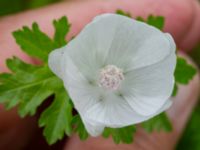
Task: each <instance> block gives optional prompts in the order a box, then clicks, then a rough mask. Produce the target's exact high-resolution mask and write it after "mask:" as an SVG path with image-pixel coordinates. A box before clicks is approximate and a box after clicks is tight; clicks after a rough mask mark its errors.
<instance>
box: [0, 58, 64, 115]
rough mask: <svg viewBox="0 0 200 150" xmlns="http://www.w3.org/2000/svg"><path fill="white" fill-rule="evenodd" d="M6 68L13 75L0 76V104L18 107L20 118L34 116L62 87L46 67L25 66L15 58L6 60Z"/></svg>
mask: <svg viewBox="0 0 200 150" xmlns="http://www.w3.org/2000/svg"><path fill="white" fill-rule="evenodd" d="M7 66H8V67H9V69H10V70H11V71H13V73H3V74H1V75H0V82H1V84H0V102H1V103H2V102H3V103H5V104H6V106H7V108H12V107H14V106H16V105H19V113H20V115H21V116H25V115H27V114H31V115H33V114H35V112H36V109H37V107H38V106H39V105H40V104H41V103H42V102H43V101H44V100H45V99H46V98H48V97H49V96H50V95H52V94H53V93H54V90H56V89H57V88H59V87H60V86H62V82H61V80H60V79H58V78H57V77H56V76H54V74H52V72H51V71H50V70H49V68H48V67H47V66H33V65H30V64H26V63H25V62H23V61H21V60H20V59H18V58H16V57H14V58H13V59H8V60H7Z"/></svg>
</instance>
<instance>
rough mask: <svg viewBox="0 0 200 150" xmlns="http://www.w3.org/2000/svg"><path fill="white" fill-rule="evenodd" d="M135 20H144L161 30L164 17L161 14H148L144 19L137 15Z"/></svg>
mask: <svg viewBox="0 0 200 150" xmlns="http://www.w3.org/2000/svg"><path fill="white" fill-rule="evenodd" d="M136 20H138V21H141V22H145V23H147V24H148V25H151V26H154V27H156V28H158V29H159V30H162V29H163V28H164V24H165V18H164V17H163V16H153V15H150V16H148V17H147V19H144V18H142V17H137V18H136Z"/></svg>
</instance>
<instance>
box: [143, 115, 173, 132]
mask: <svg viewBox="0 0 200 150" xmlns="http://www.w3.org/2000/svg"><path fill="white" fill-rule="evenodd" d="M142 127H143V128H144V129H145V130H146V131H147V132H152V131H172V125H171V122H170V120H169V118H168V117H167V115H166V113H164V112H163V113H161V114H159V115H157V116H155V117H154V118H152V119H150V120H147V121H145V122H143V123H142Z"/></svg>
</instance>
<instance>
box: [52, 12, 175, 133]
mask: <svg viewBox="0 0 200 150" xmlns="http://www.w3.org/2000/svg"><path fill="white" fill-rule="evenodd" d="M175 49H176V46H175V43H174V40H173V38H172V37H171V36H170V35H169V34H168V33H163V32H161V31H160V30H158V29H156V28H154V27H152V26H149V25H147V24H145V23H142V22H139V21H136V20H134V19H130V18H128V17H125V16H121V15H115V14H103V15H100V16H97V17H96V18H95V19H94V20H93V21H92V22H91V23H89V24H88V25H86V27H85V28H84V29H83V30H82V31H81V33H80V34H79V35H77V37H76V38H74V39H73V40H72V41H70V42H69V43H68V44H67V45H66V46H65V47H63V48H60V49H57V50H55V51H53V52H51V54H50V55H49V66H50V68H51V69H52V71H53V72H54V73H55V74H56V75H57V76H59V77H60V78H61V79H62V80H63V82H64V86H65V88H66V89H67V91H68V93H69V95H70V97H71V99H72V101H73V103H74V105H75V108H76V109H77V111H78V112H79V114H80V116H81V118H82V120H83V123H84V125H85V127H86V129H87V131H88V132H89V133H90V134H91V135H92V136H97V135H99V134H101V133H102V131H103V129H104V127H113V128H117V127H124V126H127V125H131V124H136V123H139V122H142V121H145V120H147V119H150V118H152V117H154V116H155V115H157V114H159V113H161V112H162V111H164V110H166V109H167V108H168V107H169V106H170V105H171V101H170V100H169V98H170V96H171V94H172V91H173V86H174V70H175V66H176V54H175Z"/></svg>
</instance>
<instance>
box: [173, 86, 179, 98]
mask: <svg viewBox="0 0 200 150" xmlns="http://www.w3.org/2000/svg"><path fill="white" fill-rule="evenodd" d="M177 92H178V85H177V83H175V84H174V89H173V92H172V96H176V94H177Z"/></svg>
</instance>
